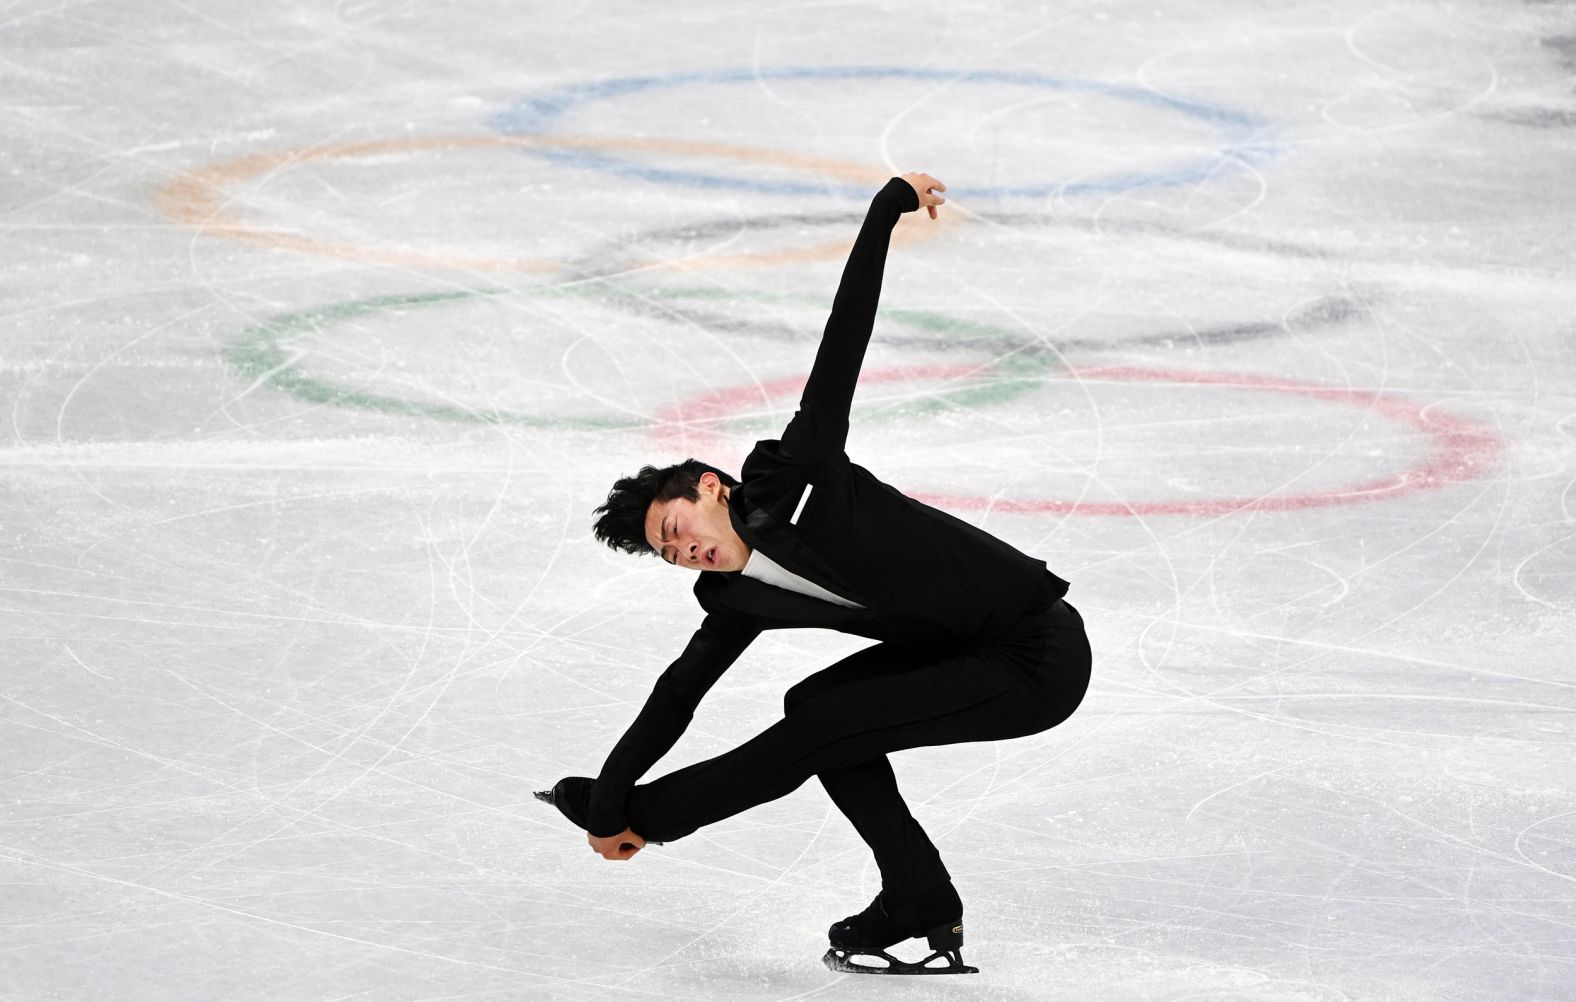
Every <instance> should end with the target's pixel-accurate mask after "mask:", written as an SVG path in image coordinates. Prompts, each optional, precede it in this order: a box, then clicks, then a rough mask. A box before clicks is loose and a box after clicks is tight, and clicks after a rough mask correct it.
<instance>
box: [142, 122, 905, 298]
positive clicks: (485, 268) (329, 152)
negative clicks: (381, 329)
mask: <svg viewBox="0 0 1576 1002" xmlns="http://www.w3.org/2000/svg"><path fill="white" fill-rule="evenodd" d="M490 147H550V148H563V149H596V150H638V151H642V152H648V153H672V154H679V155H684V156H713V157H725V158H729V159H734V160H742V161H746V162H753V163H763V164H771V165H773V166H777V167H792V168H796V169H802V170H813V171H817V172H819V173H822V174H830V175H832V176H834V177H838V178H841V179H844V180H852V181H857V182H868V183H871V184H875V183H878V182H880V181H881V180H883V179H885V177H886V176H887V174H886V172H885V171H883V170H879V169H876V168H871V167H864V166H860V165H858V164H850V163H846V162H844V161H839V160H828V159H826V158H823V157H812V156H805V155H802V154H796V153H786V152H783V151H780V150H763V149H755V148H751V147H746V146H731V145H727V144H723V143H707V142H695V141H691V140H683V139H644V138H638V137H627V138H613V137H604V136H558V135H555V136H495V135H485V134H483V135H470V136H420V137H408V138H399V139H374V140H368V141H365V142H356V143H339V144H335V145H328V146H308V147H303V148H300V149H294V150H285V151H283V152H276V153H254V154H252V155H250V156H244V157H238V158H236V159H234V160H225V161H222V162H220V163H216V164H210V165H209V166H207V167H202V168H199V169H198V170H195V171H191V172H189V173H186V174H183V175H181V176H180V177H178V178H176V179H175V180H174V181H172V182H170V183H169V184H167V185H165V186H164V187H163V188H161V189H160V190H159V193H158V196H157V200H156V201H157V205H158V207H159V209H160V211H162V212H163V213H164V214H165V215H167V216H169V217H170V218H171V219H173V220H175V221H176V222H179V223H183V224H185V225H187V226H192V227H195V228H196V229H197V230H198V231H199V232H202V233H207V234H213V235H215V236H222V237H228V238H230V239H232V240H242V241H245V242H247V243H254V244H260V245H262V246H265V247H275V248H282V249H285V250H294V251H301V252H303V253H308V254H318V255H322V256H325V257H335V258H345V259H349V260H355V261H370V262H373V263H375V264H392V265H399V266H402V267H423V268H429V267H440V268H453V269H459V270H461V271H470V272H478V271H479V272H548V271H554V270H557V269H559V268H562V267H563V263H562V262H560V261H558V260H555V259H551V258H501V257H475V256H469V255H453V254H427V253H421V252H418V251H400V250H390V249H387V248H382V247H375V246H368V245H365V244H353V243H344V242H340V241H333V240H319V239H316V238H314V237H309V236H301V235H299V234H294V233H283V232H280V231H278V230H270V229H267V228H266V227H261V226H258V225H256V224H253V223H249V222H246V221H245V220H242V219H239V218H236V217H235V216H233V215H232V214H231V213H230V212H229V211H228V210H227V208H226V203H227V201H228V196H227V194H226V189H227V188H228V187H229V186H231V185H233V184H236V183H237V182H240V181H244V180H247V179H248V178H253V177H257V176H258V175H260V174H265V173H268V172H270V171H276V170H281V169H284V168H288V167H291V166H293V165H295V164H302V163H312V162H315V161H322V160H343V159H347V158H350V157H360V156H375V155H379V154H387V153H409V152H417V151H425V150H452V149H478V148H490ZM934 233H935V228H934V224H931V225H930V226H927V227H923V228H921V227H917V226H915V227H899V229H898V230H897V232H896V233H895V234H894V235H893V238H894V242H899V243H907V242H913V241H915V240H919V239H924V238H925V237H928V236H932V235H934ZM848 247H849V242H848V241H846V240H836V241H831V242H829V243H821V244H814V245H812V246H809V247H802V248H797V249H789V250H779V251H765V252H757V253H739V254H712V255H702V256H699V257H685V258H682V259H680V260H678V261H668V262H659V263H657V264H653V265H649V266H647V267H648V268H681V269H686V270H688V269H698V268H757V267H764V266H771V265H778V264H789V263H793V262H797V261H820V260H826V259H828V258H837V257H841V256H842V255H843V254H845V253H846V252H847V250H848ZM637 270H644V269H637Z"/></svg>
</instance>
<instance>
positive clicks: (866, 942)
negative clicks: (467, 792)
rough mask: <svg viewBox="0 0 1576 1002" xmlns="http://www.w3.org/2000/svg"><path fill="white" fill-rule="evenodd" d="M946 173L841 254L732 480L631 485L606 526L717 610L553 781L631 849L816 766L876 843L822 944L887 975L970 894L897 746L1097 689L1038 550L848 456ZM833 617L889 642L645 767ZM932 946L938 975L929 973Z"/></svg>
mask: <svg viewBox="0 0 1576 1002" xmlns="http://www.w3.org/2000/svg"><path fill="white" fill-rule="evenodd" d="M945 190H946V187H945V186H944V185H943V184H941V183H940V182H939V181H937V180H936V179H935V178H932V177H930V176H929V175H927V174H905V175H904V176H903V177H901V178H893V179H892V180H891V181H889V182H888V183H887V184H886V186H885V187H884V188H882V189H881V191H880V192H879V193H878V194H877V195H876V196H875V199H874V200H873V201H872V202H871V204H870V210H869V213H868V214H867V215H866V217H865V221H864V225H863V227H862V228H861V229H860V232H859V237H858V239H857V240H856V241H855V243H854V247H853V250H852V251H851V252H850V254H849V258H848V263H847V266H846V267H845V269H844V271H843V277H842V282H841V284H840V285H839V287H838V290H837V297H836V299H835V300H834V302H833V305H832V312H831V316H830V318H829V319H828V321H827V324H826V330H825V332H824V334H823V335H822V339H821V344H820V348H819V349H818V351H817V352H816V356H815V364H814V366H813V367H812V369H811V371H810V377H809V381H808V382H807V383H806V385H805V388H804V395H803V397H802V398H801V399H800V402H799V410H798V412H797V413H796V414H795V415H794V417H793V419H792V420H791V421H790V422H789V423H788V427H787V428H786V429H784V431H783V433H782V437H781V438H780V439H768V440H765V441H761V442H757V443H756V445H755V448H754V449H753V450H752V451H751V452H750V454H749V457H748V458H747V459H745V461H744V467H743V469H742V470H741V471H740V477H739V479H738V480H735V479H734V478H732V477H730V476H729V475H728V474H726V473H724V472H723V471H721V470H717V469H715V468H713V467H710V466H707V465H705V464H703V463H699V462H697V461H695V460H689V461H688V462H686V463H681V464H678V465H676V466H671V467H667V468H665V469H657V468H654V467H649V466H648V467H645V468H644V469H642V470H641V472H640V473H639V474H638V475H636V476H634V477H627V478H624V479H621V480H619V481H618V482H617V483H616V484H615V485H614V487H613V490H612V491H611V493H609V495H608V500H607V503H606V504H604V505H603V506H602V507H600V508H598V509H597V515H598V516H599V517H598V520H597V522H596V526H595V533H596V535H597V537H598V538H599V539H601V540H602V541H604V542H605V543H607V544H608V545H610V546H613V547H615V548H618V549H622V550H625V551H628V552H631V553H656V554H659V555H660V556H661V557H662V558H663V559H664V560H667V561H668V562H669V563H672V564H675V565H677V566H681V567H688V568H692V569H695V570H699V571H703V572H707V573H702V574H701V575H700V577H699V579H698V580H697V581H696V582H695V588H694V591H695V597H696V598H697V599H698V600H699V602H700V605H701V608H702V609H704V610H705V613H706V616H705V619H704V620H703V621H702V623H701V625H700V628H699V629H698V630H697V631H696V632H695V634H694V636H693V637H692V638H691V639H690V642H689V644H688V646H686V647H685V649H684V652H683V653H682V654H680V655H679V657H678V660H676V661H674V662H673V663H672V664H671V665H669V666H668V668H667V670H666V671H664V672H663V673H662V676H661V677H660V678H658V679H657V682H656V684H655V686H654V687H653V689H652V692H651V695H650V697H649V698H648V699H647V700H646V703H645V706H644V708H643V709H642V710H641V711H640V714H639V715H638V716H637V717H636V718H635V721H634V723H633V724H632V725H631V726H630V728H629V730H628V731H627V732H626V733H625V734H624V736H623V738H622V739H620V740H619V742H618V744H617V745H616V746H615V747H614V749H613V751H612V753H611V754H610V755H609V756H608V758H607V762H606V764H605V765H603V767H602V772H601V775H599V776H598V777H597V778H596V779H595V781H594V782H593V781H592V780H590V779H588V778H585V777H570V778H568V779H565V780H562V781H560V782H559V784H558V785H557V786H556V787H555V788H554V790H553V791H552V793H544V794H541V795H540V796H542V798H543V799H546V800H551V801H552V802H554V803H555V804H556V805H557V806H558V807H559V809H560V810H561V811H563V813H564V814H565V815H566V816H567V817H569V818H570V820H571V821H574V822H576V823H577V824H579V825H580V826H581V827H583V828H585V829H586V831H587V841H588V842H589V843H590V845H591V846H592V848H593V849H595V850H596V851H598V852H599V853H601V854H602V855H603V856H605V857H606V858H608V859H628V858H630V857H631V856H633V855H634V854H635V853H636V852H638V851H639V850H640V848H641V847H642V846H643V845H644V844H645V840H646V839H651V840H653V841H671V840H673V839H677V838H682V837H683V836H685V835H688V834H690V833H691V832H693V831H695V830H696V829H698V828H701V827H703V826H705V825H709V824H712V823H714V822H717V821H721V820H722V819H724V818H728V817H731V816H733V815H735V814H737V813H739V812H740V811H743V810H746V809H747V808H750V807H753V806H755V805H757V804H762V803H765V802H767V801H769V800H774V799H776V798H777V797H781V796H783V795H784V794H786V793H789V792H791V791H792V790H794V789H796V788H797V787H798V786H799V785H800V784H801V783H803V782H804V781H805V780H806V779H808V778H809V777H810V776H812V775H814V776H817V777H819V779H820V781H821V783H822V785H823V786H825V787H826V792H827V794H828V795H829V796H830V797H831V798H832V801H833V802H834V803H835V804H836V805H837V806H838V808H839V809H840V810H841V811H842V812H843V813H844V814H845V815H846V816H847V817H848V820H849V821H851V822H852V823H853V825H854V828H855V829H856V830H857V831H858V832H859V834H860V836H861V837H862V838H863V839H864V840H865V841H866V842H867V843H868V844H869V846H870V849H871V851H872V852H873V853H874V854H875V859H876V863H877V865H878V866H879V867H880V870H881V892H880V893H879V894H878V895H877V896H876V898H875V900H874V901H872V902H871V903H870V906H869V907H868V908H866V909H865V910H864V911H863V912H861V913H859V914H857V915H852V916H849V917H848V918H847V919H844V920H843V921H841V922H838V923H836V924H835V925H833V926H832V928H831V931H830V938H831V946H832V949H831V950H829V951H828V953H827V957H826V958H825V959H826V961H827V963H828V966H832V967H834V969H839V970H866V971H868V970H872V969H875V968H871V967H868V966H864V965H859V964H853V963H850V957H851V956H853V955H857V954H872V955H877V956H881V957H884V958H885V959H886V961H887V962H888V963H889V964H890V965H891V966H890V967H888V968H884V969H883V970H887V971H891V972H892V973H921V972H924V973H943V972H945V973H952V972H957V971H962V970H972V968H964V967H963V966H962V960H961V956H960V955H959V953H958V948H959V947H960V946H961V945H962V941H963V935H962V933H963V929H962V916H963V903H962V901H961V899H960V898H959V897H958V894H957V891H956V890H955V889H954V887H953V885H952V881H951V877H950V875H949V874H948V872H947V869H946V867H945V866H944V865H943V864H942V862H941V857H940V855H939V854H938V853H937V851H936V848H935V846H934V845H932V844H931V841H930V839H929V838H928V837H927V836H926V834H925V832H924V830H923V829H922V828H921V827H920V826H919V823H918V822H917V821H915V820H914V818H913V816H912V815H911V814H910V813H909V810H908V807H907V805H906V804H905V803H904V801H903V797H902V795H901V794H900V793H899V792H898V788H897V780H896V778H895V777H894V775H893V773H892V766H891V764H890V763H889V762H888V761H887V754H888V753H890V752H894V751H898V750H900V749H903V748H915V747H921V746H927V745H942V744H952V743H956V742H962V741H991V740H999V739H1003V738H1014V737H1021V736H1024V735H1028V734H1036V733H1038V732H1040V731H1043V730H1045V729H1047V728H1049V727H1054V726H1055V725H1056V724H1059V723H1061V722H1062V721H1063V720H1065V719H1067V717H1068V715H1070V714H1071V713H1072V712H1073V710H1074V709H1076V708H1077V706H1078V703H1079V701H1080V700H1081V699H1082V698H1083V695H1084V691H1085V689H1086V688H1087V686H1088V683H1089V668H1090V652H1089V644H1088V639H1087V637H1086V635H1085V633H1084V628H1083V621H1082V619H1081V618H1080V617H1079V615H1078V613H1077V612H1076V611H1075V610H1074V609H1073V608H1072V606H1070V605H1068V604H1067V603H1066V602H1064V601H1062V595H1063V594H1064V593H1065V592H1066V591H1067V582H1065V581H1063V580H1062V579H1060V578H1058V577H1057V576H1055V575H1054V574H1052V573H1050V572H1049V571H1048V570H1047V569H1046V566H1045V563H1044V562H1043V561H1041V560H1036V559H1034V558H1032V557H1029V556H1026V555H1025V554H1023V553H1021V552H1019V551H1018V550H1016V549H1014V548H1013V547H1011V546H1009V545H1007V544H1006V543H1004V542H1002V541H1001V540H999V539H996V538H995V537H993V536H991V535H989V534H987V533H985V532H983V531H981V530H980V529H977V528H975V527H974V526H971V525H969V524H968V523H966V522H963V521H961V520H959V519H957V518H954V517H953V516H951V515H948V514H946V513H945V512H942V511H938V510H936V509H935V508H931V507H929V506H927V505H924V504H921V503H920V502H918V501H915V500H913V499H912V498H909V497H905V496H904V495H903V494H901V493H899V492H898V491H897V490H895V489H893V488H892V487H889V486H887V485H886V484H884V483H882V482H881V481H879V480H877V479H876V478H875V477H874V476H872V475H871V474H870V472H869V471H867V470H865V469H864V468H863V467H860V466H856V465H855V464H854V463H852V462H850V461H849V458H848V456H847V454H846V453H845V452H844V451H843V450H844V444H845V442H846V439H847V435H848V415H849V408H850V405H851V403H852V400H853V395H854V386H855V383H856V382H857V381H858V378H859V370H860V366H861V364H862V363H863V361H864V355H865V347H866V345H867V344H868V343H869V340H870V333H871V328H872V326H873V324H874V322H875V315H876V306H877V302H878V301H879V299H880V294H881V278H882V272H883V271H884V269H885V264H886V255H887V245H888V243H889V241H890V237H891V231H892V228H893V226H894V225H895V224H896V223H897V220H898V217H899V216H900V214H902V213H904V212H912V211H914V210H915V209H918V208H920V207H921V206H923V207H925V208H927V209H928V210H929V213H930V216H931V218H932V219H934V218H935V217H936V207H937V206H939V205H941V204H943V203H944V201H945V199H944V198H943V197H942V196H941V195H940V194H939V192H942V191H945ZM812 626H813V627H824V628H826V629H832V630H839V631H841V632H844V633H853V634H857V635H859V636H863V637H869V638H872V639H874V640H878V641H880V643H877V644H875V645H873V646H871V647H867V648H865V649H863V650H861V651H859V652H858V653H856V654H853V655H850V656H849V657H847V658H844V659H843V660H842V661H839V662H838V663H836V664H834V665H832V666H831V667H829V668H826V669H823V670H822V671H819V672H816V673H815V674H813V675H811V676H809V677H808V678H806V679H804V680H803V681H801V682H799V683H798V684H797V685H795V686H793V687H792V688H791V689H789V691H788V693H787V695H786V697H785V699H784V707H783V708H784V716H783V719H781V720H780V721H778V722H777V723H775V724H773V725H772V726H770V727H768V728H767V729H766V730H765V731H763V732H761V733H760V734H758V735H756V736H755V737H754V738H751V739H750V740H749V741H746V742H745V743H744V744H742V745H740V746H739V747H738V748H735V749H733V750H732V751H730V752H727V753H725V754H723V755H719V756H717V757H716V758H713V759H709V760H707V761H704V762H698V763H696V764H694V765H691V766H688V767H686V768H683V769H679V770H677V771H675V772H672V773H669V774H668V775H666V776H663V777H661V778H660V779H656V780H653V781H652V782H649V783H643V784H640V785H636V783H637V781H638V780H639V779H640V778H641V777H642V776H643V775H644V774H645V772H646V771H647V770H648V769H649V768H651V766H652V765H653V764H654V763H655V762H656V761H657V760H658V759H660V758H661V757H662V756H663V755H664V754H666V753H667V751H668V750H669V749H670V748H672V747H673V744H674V742H675V741H677V740H678V737H679V735H680V734H682V733H683V731H684V729H685V727H687V726H688V724H689V722H690V719H691V715H692V714H693V712H694V710H695V707H696V706H697V705H698V704H699V703H700V700H701V697H702V696H704V695H705V693H706V691H707V690H708V689H709V688H711V686H712V684H713V683H714V682H716V681H717V679H718V677H720V676H721V675H722V673H723V672H724V671H726V670H727V669H728V667H729V666H730V665H731V664H733V662H734V660H735V659H736V658H738V656H739V655H740V654H741V653H742V652H743V651H744V649H745V648H746V647H748V646H749V645H750V643H751V641H753V640H754V639H755V637H756V636H758V635H759V634H760V632H761V631H762V630H771V629H786V628H796V627H812ZM917 936H926V937H927V938H928V939H929V942H930V944H931V946H932V948H933V949H934V950H935V951H936V953H933V954H932V955H931V956H930V957H929V958H927V959H926V961H923V962H921V964H912V965H911V964H904V963H903V962H901V961H897V960H894V959H893V958H891V957H890V955H888V954H885V953H884V952H883V951H884V950H885V948H886V947H888V946H891V945H893V944H895V943H898V942H900V941H902V940H904V939H908V938H910V937H917ZM938 954H940V955H942V956H944V957H945V959H946V960H947V961H948V965H947V966H945V967H924V966H923V965H924V964H928V963H929V961H932V960H935V959H936V957H937V955H938Z"/></svg>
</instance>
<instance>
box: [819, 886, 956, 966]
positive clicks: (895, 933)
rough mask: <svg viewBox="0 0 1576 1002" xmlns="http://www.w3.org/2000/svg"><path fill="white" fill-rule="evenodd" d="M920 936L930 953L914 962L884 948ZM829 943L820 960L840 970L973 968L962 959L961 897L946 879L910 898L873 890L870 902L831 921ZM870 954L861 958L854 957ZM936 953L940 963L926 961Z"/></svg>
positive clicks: (933, 959) (930, 959)
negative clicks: (865, 959)
mask: <svg viewBox="0 0 1576 1002" xmlns="http://www.w3.org/2000/svg"><path fill="white" fill-rule="evenodd" d="M920 936H923V937H925V940H926V941H927V942H928V943H929V944H930V949H931V954H930V956H928V957H926V958H925V959H924V960H921V961H917V962H915V963H909V962H908V961H904V960H899V959H898V958H896V957H894V956H892V955H891V954H890V953H888V952H886V948H887V947H889V946H893V945H894V944H897V943H901V942H902V941H903V940H905V939H914V938H917V937H920ZM827 938H828V939H829V940H830V941H831V949H829V950H827V951H826V955H825V956H824V957H822V958H821V961H822V963H824V964H826V966H827V967H829V968H831V969H832V970H834V971H838V972H840V973H843V974H978V973H979V968H977V967H969V966H967V965H965V964H964V963H963V954H962V946H963V900H962V899H961V898H959V897H958V892H957V890H956V889H955V888H954V887H953V886H952V883H951V881H948V882H947V883H945V884H940V885H937V886H936V887H933V888H931V889H930V890H928V891H925V892H924V893H922V894H919V895H917V896H916V897H914V898H913V899H910V900H896V899H893V900H888V898H887V897H886V894H885V892H882V893H881V894H877V895H876V897H875V900H874V901H872V902H870V905H869V907H867V908H866V909H865V910H864V911H862V912H860V913H859V914H858V915H850V916H848V917H847V918H845V919H843V920H842V921H841V922H836V923H833V925H832V928H831V929H829V930H827ZM861 957H869V958H874V959H875V961H877V962H875V963H861V962H859V961H858V960H857V959H856V958H861ZM937 959H941V960H944V961H946V963H944V964H938V965H936V966H934V967H932V966H930V964H931V962H932V961H935V960H937Z"/></svg>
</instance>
